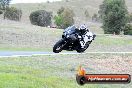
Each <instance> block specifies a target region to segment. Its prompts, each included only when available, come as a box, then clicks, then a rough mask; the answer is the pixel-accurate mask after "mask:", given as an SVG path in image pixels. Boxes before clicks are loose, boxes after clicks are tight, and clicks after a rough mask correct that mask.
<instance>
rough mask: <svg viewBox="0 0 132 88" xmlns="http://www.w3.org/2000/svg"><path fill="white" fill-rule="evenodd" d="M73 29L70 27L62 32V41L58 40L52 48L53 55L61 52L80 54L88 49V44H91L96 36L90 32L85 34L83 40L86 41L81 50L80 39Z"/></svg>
mask: <svg viewBox="0 0 132 88" xmlns="http://www.w3.org/2000/svg"><path fill="white" fill-rule="evenodd" d="M75 29H76V28H75V27H74V26H71V27H68V28H66V29H65V30H64V32H63V34H62V39H61V40H59V41H58V42H57V43H56V44H55V45H54V47H53V52H54V53H59V52H61V51H62V50H67V51H73V50H76V51H77V52H78V53H82V52H84V51H85V50H86V49H87V48H88V47H89V44H91V42H92V40H94V39H95V37H96V35H95V34H93V33H91V32H88V33H86V34H85V35H84V36H83V37H84V39H87V42H86V44H85V46H84V48H81V45H80V42H79V41H80V38H81V37H80V36H79V35H78V34H77V33H76V31H75Z"/></svg>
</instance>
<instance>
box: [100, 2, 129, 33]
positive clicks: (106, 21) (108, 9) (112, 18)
mask: <svg viewBox="0 0 132 88" xmlns="http://www.w3.org/2000/svg"><path fill="white" fill-rule="evenodd" d="M127 12H128V11H127V8H126V5H125V0H104V1H103V4H102V5H100V10H99V14H100V18H101V19H102V22H103V26H102V28H103V29H104V33H108V34H113V33H115V34H120V32H121V31H123V29H124V27H125V25H126V23H127V16H126V14H127Z"/></svg>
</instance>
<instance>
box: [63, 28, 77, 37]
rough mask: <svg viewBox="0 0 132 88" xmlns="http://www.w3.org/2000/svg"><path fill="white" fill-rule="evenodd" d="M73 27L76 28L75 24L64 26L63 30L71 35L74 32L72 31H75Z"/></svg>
mask: <svg viewBox="0 0 132 88" xmlns="http://www.w3.org/2000/svg"><path fill="white" fill-rule="evenodd" d="M75 29H76V27H75V26H70V27H68V28H66V29H65V30H64V32H65V33H66V34H67V35H71V34H74V33H75Z"/></svg>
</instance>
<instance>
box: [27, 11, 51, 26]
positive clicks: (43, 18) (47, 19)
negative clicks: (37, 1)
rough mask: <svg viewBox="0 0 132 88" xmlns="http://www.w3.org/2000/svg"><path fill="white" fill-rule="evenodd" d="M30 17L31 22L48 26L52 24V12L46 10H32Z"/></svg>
mask: <svg viewBox="0 0 132 88" xmlns="http://www.w3.org/2000/svg"><path fill="white" fill-rule="evenodd" d="M29 18H30V22H31V24H33V25H38V26H43V27H46V26H49V25H50V24H51V18H52V12H47V11H45V10H38V11H35V12H32V13H31V14H30V16H29Z"/></svg>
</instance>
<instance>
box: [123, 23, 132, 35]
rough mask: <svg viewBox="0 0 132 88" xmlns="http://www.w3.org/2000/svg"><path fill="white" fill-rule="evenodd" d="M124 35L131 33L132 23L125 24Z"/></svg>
mask: <svg viewBox="0 0 132 88" xmlns="http://www.w3.org/2000/svg"><path fill="white" fill-rule="evenodd" d="M124 35H132V24H127V25H126V26H125V29H124Z"/></svg>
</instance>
